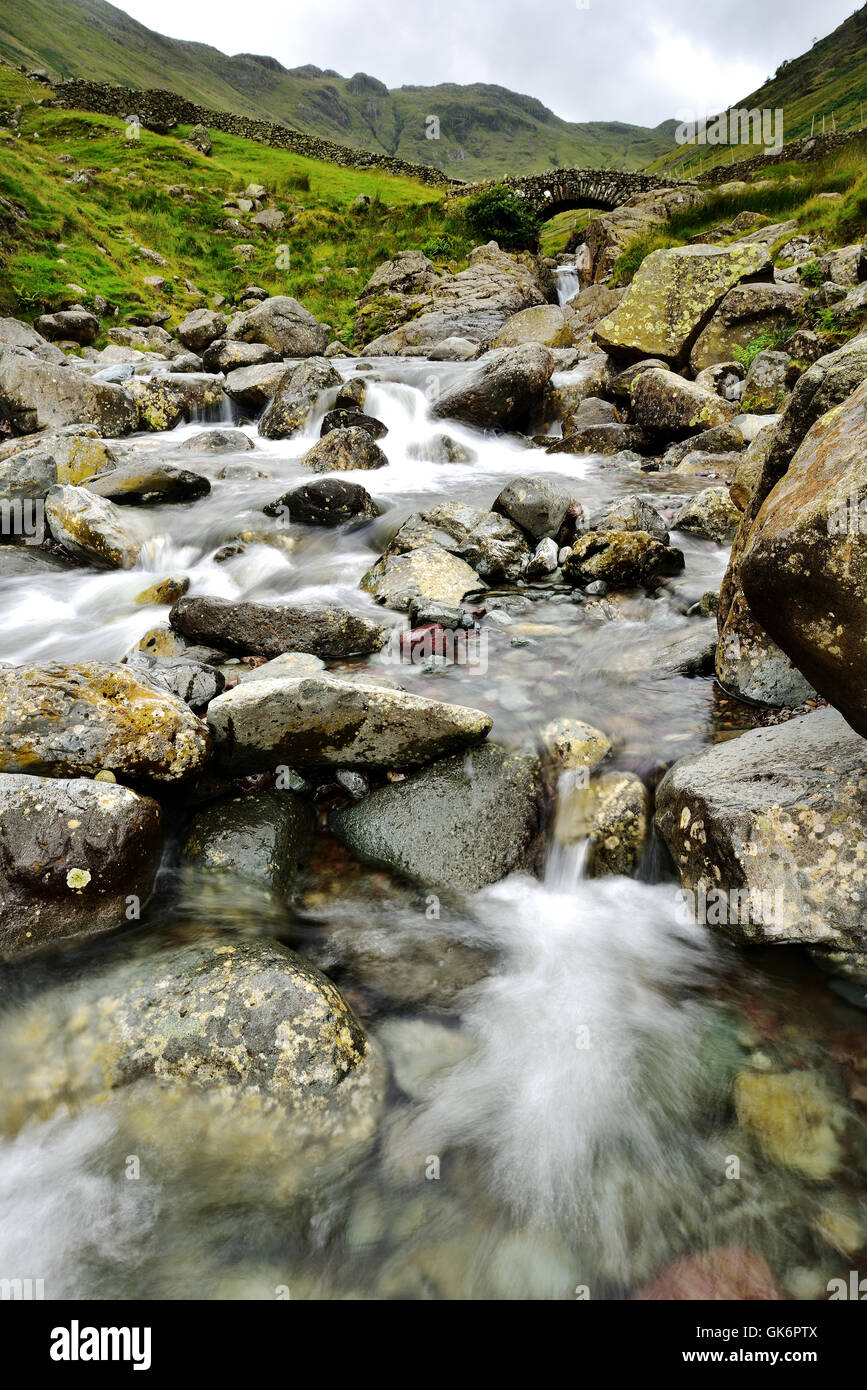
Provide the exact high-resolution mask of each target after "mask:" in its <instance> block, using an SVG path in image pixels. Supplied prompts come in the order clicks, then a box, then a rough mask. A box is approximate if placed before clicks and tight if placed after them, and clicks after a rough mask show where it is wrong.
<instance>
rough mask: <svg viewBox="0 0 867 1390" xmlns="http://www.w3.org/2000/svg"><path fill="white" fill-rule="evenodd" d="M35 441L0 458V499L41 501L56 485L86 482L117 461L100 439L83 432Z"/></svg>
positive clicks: (49, 436) (106, 470)
mask: <svg viewBox="0 0 867 1390" xmlns="http://www.w3.org/2000/svg"><path fill="white" fill-rule="evenodd" d="M91 428H92V427H91ZM37 441H38V442H34V443H33V444H31V445H29V446H27V447H23V448H18V449H16V450H15V452H14V453H11V454H9V455H7V456H6V457H5V458H0V499H6V500H9V501H11V500H14V499H15V498H19V499H24V498H31V499H32V500H42V499H44V498H45V497H46V495H47V493H48V491H49V489H50V488H52V487H54V485H55V484H56V483H71V484H73V485H76V484H78V483H83V482H86V481H87V480H88V479H89V478H93V477H95V476H96V474H98V473H103V472H108V471H109V470H110V469H112V468H114V466H115V463H116V461H117V460H116V457H115V455H114V454H113V453H112V451H111V449H109V448H108V446H107V445H106V444H105V442H104V441H103V440H102V439H99V438H91V437H90V436H89V435H87V434H86V433H84V432H82V434H80V435H79V434H69V435H46V436H45V437H44V438H41V439H40V438H39V436H37Z"/></svg>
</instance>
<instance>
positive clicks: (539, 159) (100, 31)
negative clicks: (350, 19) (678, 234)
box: [0, 0, 675, 180]
mask: <svg viewBox="0 0 867 1390" xmlns="http://www.w3.org/2000/svg"><path fill="white" fill-rule="evenodd" d="M7 11H8V12H7V13H6V14H5V15H4V16H3V17H2V18H0V57H3V58H5V59H7V60H8V61H9V62H12V63H16V64H23V65H24V66H26V67H28V68H37V69H44V70H46V71H48V73H49V74H50V75H51V76H53V77H84V78H88V79H90V80H93V81H106V82H120V83H124V84H126V85H128V86H131V87H142V88H144V87H163V88H165V87H168V88H170V89H172V90H174V91H177V92H179V93H181V95H183V96H185V97H187V98H189V99H190V100H192V101H196V102H198V103H200V104H201V105H204V106H211V107H219V108H222V109H225V110H228V111H235V112H237V113H238V114H240V115H248V116H250V115H252V116H259V117H263V118H266V119H270V120H275V121H280V122H282V123H283V124H285V125H291V126H294V127H296V128H297V129H299V130H302V131H304V132H305V133H307V134H310V135H317V136H320V137H324V138H327V139H329V140H335V141H337V142H338V143H340V144H345V145H352V146H354V147H356V148H359V149H369V150H373V151H375V152H377V153H381V154H389V155H395V156H397V157H398V158H401V159H406V160H408V161H411V162H413V163H417V164H433V165H436V166H437V167H439V168H441V169H443V170H444V171H445V172H447V173H449V174H450V175H452V176H453V177H455V178H463V179H470V180H472V179H478V178H485V177H491V176H496V175H498V174H504V173H512V174H520V173H531V172H533V171H535V170H537V169H544V168H548V167H556V166H558V165H559V166H563V165H586V166H594V167H599V168H614V169H638V168H642V167H643V166H644V165H645V164H647V163H648V162H649V161H650V160H652V159H655V158H657V157H658V156H659V155H661V154H662V153H663V152H664V151H666V150H667V149H668V148H669V147H670V145H671V142H672V139H673V132H674V128H675V123H674V121H666V122H663V124H662V125H660V126H657V127H656V128H655V129H649V128H646V127H644V126H633V125H626V124H623V123H621V122H619V121H590V122H585V123H573V122H569V121H564V120H561V119H560V118H559V117H558V116H555V115H554V113H553V112H552V111H549V110H548V108H547V107H546V106H544V105H543V104H542V102H540V101H537V100H536V99H535V98H534V97H529V96H522V95H520V94H518V93H516V92H511V91H508V90H507V89H506V88H505V87H498V86H492V85H486V84H481V83H477V84H473V85H470V86H459V85H457V84H453V83H444V84H441V85H439V86H433V87H399V88H396V89H394V90H391V91H390V90H389V89H388V88H387V87H386V86H385V84H384V83H382V82H380V81H379V80H378V79H377V78H375V77H369V76H367V75H366V74H365V73H355V74H354V75H353V76H350V77H342V76H341V75H340V74H339V73H336V72H333V71H331V70H324V71H323V70H322V69H320V68H317V67H313V66H312V65H308V66H302V67H296V68H291V69H288V68H285V67H283V66H282V65H281V64H280V63H278V62H277V61H276V59H274V58H269V57H265V56H258V55H254V54H248V53H242V54H237V55H236V56H234V57H228V56H227V55H226V54H224V53H221V52H220V51H219V50H218V49H216V48H212V47H210V46H209V45H207V44H203V43H188V42H184V41H182V40H180V39H170V38H166V37H164V36H163V35H161V34H156V33H154V32H153V31H152V30H151V29H148V28H147V27H146V26H145V25H143V24H139V23H138V22H137V21H136V20H134V19H131V18H130V16H129V15H127V14H124V13H123V11H121V10H118V9H116V8H115V7H114V6H113V5H109V4H107V3H105V0H64V4H63V5H61V6H58V5H57V4H56V2H55V0H29V3H28V4H27V5H26V6H25V5H23V4H19V5H18V6H16V7H15V9H14V10H13V9H12V8H11V7H7ZM430 116H436V117H437V119H438V120H439V138H438V139H430V138H428V136H427V135H426V128H427V129H430V127H429V126H427V125H426V123H427V118H428V117H430Z"/></svg>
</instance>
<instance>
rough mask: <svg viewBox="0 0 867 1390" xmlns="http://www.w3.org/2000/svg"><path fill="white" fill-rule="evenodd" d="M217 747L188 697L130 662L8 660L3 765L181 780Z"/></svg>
mask: <svg viewBox="0 0 867 1390" xmlns="http://www.w3.org/2000/svg"><path fill="white" fill-rule="evenodd" d="M210 753H211V736H210V734H209V732H208V729H207V727H206V726H205V725H204V724H203V723H202V721H201V720H200V719H197V718H196V716H195V715H194V714H193V713H192V712H191V711H190V710H189V709H188V708H187V706H186V705H185V704H184V703H183V701H181V700H179V699H177V698H176V697H175V696H174V695H170V694H169V693H168V691H167V690H165V689H161V688H160V687H159V686H156V685H152V684H150V683H149V682H148V681H147V679H146V678H145V677H143V676H142V675H141V674H140V673H137V672H135V671H131V670H128V669H127V667H125V666H111V665H108V664H106V663H103V662H97V661H91V662H88V663H86V664H85V665H81V666H65V665H63V664H62V663H60V662H51V663H49V664H48V665H44V666H35V665H34V666H0V770H2V771H3V772H29V773H34V774H38V775H42V776H47V777H78V776H82V775H83V776H89V777H93V776H96V774H97V773H100V772H107V773H113V774H115V775H116V776H118V777H130V778H143V779H147V780H153V781H157V782H176V781H179V780H181V779H183V778H186V777H189V776H191V775H192V774H193V773H195V772H198V771H199V769H200V768H202V767H203V766H204V764H205V763H206V762H207V761H208V759H209V757H210Z"/></svg>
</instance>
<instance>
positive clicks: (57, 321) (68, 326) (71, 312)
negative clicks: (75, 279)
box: [34, 304, 99, 345]
mask: <svg viewBox="0 0 867 1390" xmlns="http://www.w3.org/2000/svg"><path fill="white" fill-rule="evenodd" d="M34 326H35V328H36V331H37V333H41V334H42V335H43V337H45V338H51V339H54V340H55V341H56V340H57V339H61V340H63V341H67V342H73V343H82V344H85V345H87V344H89V343H92V342H93V340H94V338H95V337H96V335H97V333H98V332H99V319H98V318H97V317H96V315H95V314H91V313H89V312H88V310H87V309H83V308H82V307H81V305H80V304H79V305H76V306H74V307H73V308H71V309H61V310H60V312H59V313H57V314H42V315H41V316H40V317H39V318H38V319H37V320H36V323H35V325H34Z"/></svg>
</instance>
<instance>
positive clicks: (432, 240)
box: [0, 66, 471, 338]
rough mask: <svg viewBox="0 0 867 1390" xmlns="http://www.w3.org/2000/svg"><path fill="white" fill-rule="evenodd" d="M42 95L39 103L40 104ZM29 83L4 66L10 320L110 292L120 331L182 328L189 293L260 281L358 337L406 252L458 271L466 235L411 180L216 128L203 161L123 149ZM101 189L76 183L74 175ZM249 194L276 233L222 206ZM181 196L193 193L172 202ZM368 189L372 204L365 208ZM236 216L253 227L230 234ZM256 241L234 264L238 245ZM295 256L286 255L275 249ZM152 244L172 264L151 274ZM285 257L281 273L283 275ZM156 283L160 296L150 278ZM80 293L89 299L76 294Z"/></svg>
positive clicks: (1, 272) (147, 135) (2, 162)
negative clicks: (361, 200)
mask: <svg viewBox="0 0 867 1390" xmlns="http://www.w3.org/2000/svg"><path fill="white" fill-rule="evenodd" d="M32 95H36V96H37V98H38V99H39V100H40V102H41V104H36V103H34V102H33V101H32V99H31V97H32ZM44 99H45V89H44V88H42V87H37V88H36V92H35V93H31V88H30V86H29V85H28V84H27V82H26V81H25V80H24V78H23V77H22V76H21V75H20V74H19V73H17V72H14V71H13V70H11V69H10V68H8V67H7V66H0V112H2V111H3V110H9V109H11V108H14V107H15V106H16V105H19V104H20V105H22V106H23V111H22V113H21V116H20V122H19V125H18V127H17V128H13V129H10V128H3V127H2V126H0V314H3V313H5V314H13V315H23V316H25V317H28V316H32V315H34V314H36V313H39V312H42V310H43V309H46V308H56V307H59V306H60V305H62V304H63V303H64V302H71V301H73V300H76V299H78V300H81V301H82V302H84V303H85V304H87V303H88V302H89V303H91V304H92V303H93V300H94V297H95V296H96V295H102V296H103V297H104V298H105V299H107V300H108V301H109V302H110V303H111V304H113V305H115V306H116V307H117V310H118V316H117V319H116V322H117V323H119V324H123V323H124V322H127V321H129V319H130V318H131V316H135V315H137V314H140V313H142V312H152V311H169V312H170V313H171V315H172V319H173V321H175V322H176V321H177V320H178V319H179V318H180V317H182V316H183V315H184V314H185V313H187V312H188V311H189V309H191V308H192V307H194V306H195V305H196V304H197V303H198V302H200V301H198V300H197V298H196V296H195V294H191V293H190V292H189V291H188V290H187V289H186V288H185V286H184V283H183V282H184V280H185V279H186V280H189V281H191V282H192V284H193V286H195V287H197V288H198V289H200V290H201V291H203V292H206V293H207V294H208V295H211V294H213V293H215V292H218V293H220V294H223V295H225V296H226V298H227V299H229V300H231V299H233V298H235V297H236V296H237V293H238V291H239V290H240V289H241V288H243V286H244V285H246V284H249V283H250V282H255V283H256V284H259V285H261V286H263V287H264V288H265V289H267V290H268V291H269V292H270V293H271V294H291V295H294V296H295V297H296V298H297V299H299V300H301V302H302V303H304V304H305V305H306V307H307V308H309V309H310V310H311V312H312V313H314V314H316V316H317V317H318V318H320V319H322V320H324V321H326V322H328V323H331V324H332V325H333V327H334V329H335V336H345V337H347V338H348V335H349V332H350V328H351V324H352V322H353V319H354V312H353V301H354V299H355V297H356V296H357V295H358V293H359V292H360V290H361V287H362V286H363V285H364V283H365V281H366V280H367V278H368V277H369V275H370V274H371V273H372V271H373V270H374V268H375V267H376V266H377V265H378V264H379V263H380V262H381V261H382V260H384V259H386V258H387V257H389V256H391V255H394V253H395V252H396V251H398V250H400V249H402V248H405V247H410V246H412V247H416V246H424V247H427V248H428V250H429V251H430V252H431V254H432V255H434V257H435V258H436V259H437V261H438V263H440V264H451V265H452V266H453V267H455V268H456V267H457V265H458V264H459V263H460V261H461V258H462V257H463V256H465V254H466V252H467V250H468V248H469V245H470V243H471V238H470V236H469V234H467V235H466V237H464V236H462V233H461V228H460V225H459V224H456V223H455V219H454V218H452V219H450V220H449V221H448V223H447V220H446V214H445V209H444V206H443V204H442V202H441V201H436V200H435V199H436V195H435V194H434V193H433V192H432V190H431V189H430V188H429V187H428V186H426V185H424V184H420V183H415V182H413V181H412V180H410V179H402V178H395V177H393V176H390V175H387V174H382V173H379V172H376V171H369V170H364V171H362V170H355V169H345V168H342V167H338V166H337V165H333V164H327V163H323V162H320V161H317V160H312V159H306V158H304V157H302V156H300V155H295V154H292V153H290V152H288V151H284V150H274V149H270V148H269V147H267V146H264V145H259V144H255V143H253V142H250V141H245V140H241V139H237V138H234V137H232V136H229V135H223V134H221V133H220V132H218V131H215V132H213V142H214V148H213V153H212V154H211V155H210V156H209V157H208V158H205V157H204V156H203V155H201V154H199V153H198V152H196V151H195V150H193V149H190V148H188V147H187V146H186V145H184V144H183V143H182V141H183V137H184V136H185V135H187V134H188V133H189V132H188V131H187V130H185V129H183V128H180V129H179V130H178V131H177V132H173V134H172V136H171V137H163V136H159V135H155V134H152V133H151V132H150V131H147V130H142V131H141V134H140V138H139V139H137V140H127V139H126V135H125V125H124V123H123V122H122V121H119V120H114V119H112V118H111V117H108V116H97V115H90V114H86V113H77V112H69V111H62V110H60V109H57V108H52V107H50V106H47V105H45V104H44ZM82 169H86V170H88V171H90V175H91V178H92V182H88V183H75V182H71V181H70V180H71V175H72V173H73V172H74V171H78V170H82ZM249 183H261V184H263V185H264V186H265V188H266V189H267V190H268V194H269V198H268V202H270V203H273V204H274V205H275V206H277V207H279V208H280V209H281V211H283V212H284V213H286V214H287V218H289V219H290V220H291V225H289V224H288V223H287V226H286V227H284V229H283V230H282V231H281V232H280V233H279V234H278V235H277V236H266V235H265V234H264V233H263V232H261V231H260V230H258V229H257V228H255V227H254V226H252V225H251V223H250V216H249V215H245V214H243V213H240V212H238V211H237V210H236V209H232V208H224V207H223V206H222V204H223V202H224V200H226V199H228V198H230V197H231V196H232V195H233V194H235V195H237V194H239V193H242V192H243V190H244V189H245V188H246V186H247V185H248V184H249ZM168 189H173V190H177V189H182V190H184V191H185V194H186V198H187V199H188V200H189V201H185V200H184V193H181V194H178V192H172V193H170V192H168V191H167V190H168ZM359 194H366V195H367V196H369V197H370V198H371V199H372V203H371V205H370V207H369V208H367V209H366V210H364V211H359V210H357V209H354V208H353V206H352V205H353V202H354V200H355V199H356V198H357V196H358V195H359ZM230 217H231V218H237V219H240V221H241V222H242V224H243V227H244V229H243V231H242V232H238V231H237V230H231V229H228V228H227V227H226V226H225V222H226V219H227V218H230ZM244 243H248V244H252V245H253V246H254V247H255V253H254V255H253V258H252V260H250V261H249V262H245V263H243V264H240V265H239V263H238V257H237V255H236V253H235V252H234V251H233V249H232V248H233V247H234V246H236V245H238V244H244ZM278 246H283V247H285V248H288V259H289V264H288V266H286V265H285V260H286V253H285V251H284V252H282V253H281V255H280V256H279V258H278V253H277V248H278ZM141 247H145V248H146V249H149V250H153V251H156V252H157V253H159V254H160V255H161V256H163V257H164V258H165V259H166V260H167V262H168V265H167V266H160V265H158V264H154V263H153V262H152V261H150V260H149V259H147V258H146V257H145V256H143V255H142V252H141V250H140V248H141ZM278 259H279V261H280V264H278ZM154 275H159V276H160V277H162V278H163V279H164V280H165V281H166V285H165V287H164V288H154V287H152V286H150V285H148V284H146V283H145V281H146V277H149V276H154ZM70 285H72V286H79V287H81V289H82V290H83V291H84V293H83V294H80V293H78V292H77V291H76V290H75V289H72V290H70V288H69V286H70Z"/></svg>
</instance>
